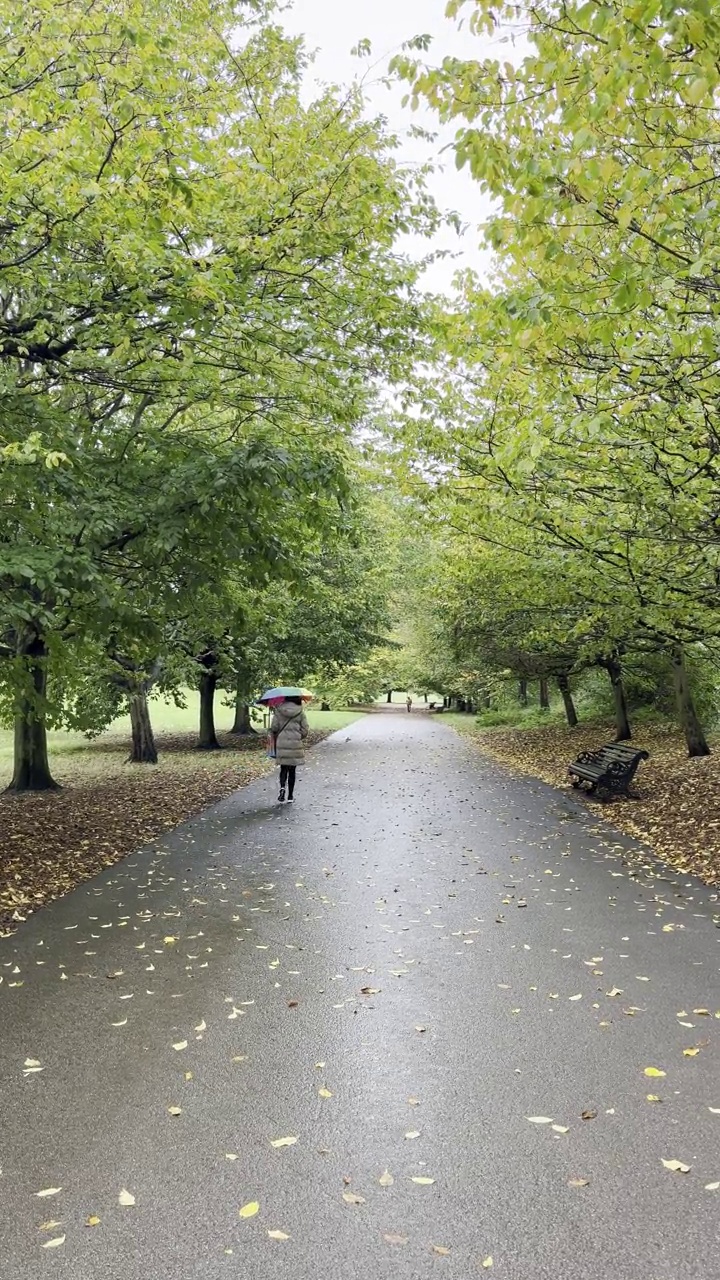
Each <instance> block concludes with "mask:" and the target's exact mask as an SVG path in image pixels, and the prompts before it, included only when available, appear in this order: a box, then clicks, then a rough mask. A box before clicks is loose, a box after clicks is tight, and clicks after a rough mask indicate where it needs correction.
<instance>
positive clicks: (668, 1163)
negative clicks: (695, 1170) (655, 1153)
mask: <svg viewBox="0 0 720 1280" xmlns="http://www.w3.org/2000/svg"><path fill="white" fill-rule="evenodd" d="M662 1163H663V1164H664V1165H665V1168H666V1169H669V1170H670V1172H671V1173H689V1172H690V1165H689V1164H683V1162H682V1160H663V1162H662Z"/></svg>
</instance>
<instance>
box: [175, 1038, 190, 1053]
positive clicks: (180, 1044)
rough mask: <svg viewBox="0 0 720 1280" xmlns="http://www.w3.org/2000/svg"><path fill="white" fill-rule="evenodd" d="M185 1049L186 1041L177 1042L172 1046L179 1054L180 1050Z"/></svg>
mask: <svg viewBox="0 0 720 1280" xmlns="http://www.w3.org/2000/svg"><path fill="white" fill-rule="evenodd" d="M187 1047H188V1042H187V1040H178V1041H177V1043H176V1044H174V1045H173V1049H175V1050H176V1051H177V1052H178V1053H179V1052H180V1050H181V1049H187Z"/></svg>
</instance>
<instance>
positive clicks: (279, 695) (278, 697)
mask: <svg viewBox="0 0 720 1280" xmlns="http://www.w3.org/2000/svg"><path fill="white" fill-rule="evenodd" d="M286 698H302V700H303V702H312V699H313V695H312V694H311V692H310V690H309V689H301V688H300V687H299V686H298V685H292V684H288V685H278V686H277V687H276V688H275V689H267V690H266V691H265V693H264V694H263V696H262V698H258V699H257V701H258V705H259V706H265V707H277V706H278V705H279V704H280V703H281V702H284V701H285V699H286Z"/></svg>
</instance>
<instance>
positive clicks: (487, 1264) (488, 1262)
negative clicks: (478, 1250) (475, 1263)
mask: <svg viewBox="0 0 720 1280" xmlns="http://www.w3.org/2000/svg"><path fill="white" fill-rule="evenodd" d="M492 1264H493V1260H492V1254H491V1255H490V1256H489V1257H488V1258H483V1260H482V1263H481V1266H483V1267H485V1268H486V1270H487V1268H488V1267H491V1266H492Z"/></svg>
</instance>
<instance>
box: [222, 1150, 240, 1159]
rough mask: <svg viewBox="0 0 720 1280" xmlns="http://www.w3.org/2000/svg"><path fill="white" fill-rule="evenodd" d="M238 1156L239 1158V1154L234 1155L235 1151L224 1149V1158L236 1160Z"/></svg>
mask: <svg viewBox="0 0 720 1280" xmlns="http://www.w3.org/2000/svg"><path fill="white" fill-rule="evenodd" d="M239 1158H240V1157H239V1156H237V1155H235V1153H234V1152H232V1151H226V1152H225V1159H226V1160H238V1159H239Z"/></svg>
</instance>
